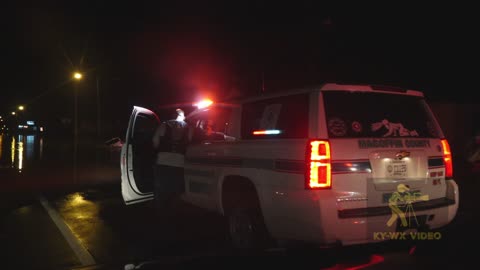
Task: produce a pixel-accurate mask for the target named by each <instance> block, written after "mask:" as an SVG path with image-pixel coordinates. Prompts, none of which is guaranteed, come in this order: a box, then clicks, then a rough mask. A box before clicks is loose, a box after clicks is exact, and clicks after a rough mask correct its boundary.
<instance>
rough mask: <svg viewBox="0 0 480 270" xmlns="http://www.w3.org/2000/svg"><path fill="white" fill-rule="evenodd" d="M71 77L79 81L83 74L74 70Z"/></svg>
mask: <svg viewBox="0 0 480 270" xmlns="http://www.w3.org/2000/svg"><path fill="white" fill-rule="evenodd" d="M73 78H74V79H75V80H77V81H80V80H81V79H82V78H83V74H82V73H80V72H78V71H75V72H74V73H73Z"/></svg>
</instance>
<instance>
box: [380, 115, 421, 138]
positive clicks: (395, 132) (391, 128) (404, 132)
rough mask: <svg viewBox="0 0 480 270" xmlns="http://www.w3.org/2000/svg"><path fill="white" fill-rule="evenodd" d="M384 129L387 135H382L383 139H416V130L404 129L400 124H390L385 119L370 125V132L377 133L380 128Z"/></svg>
mask: <svg viewBox="0 0 480 270" xmlns="http://www.w3.org/2000/svg"><path fill="white" fill-rule="evenodd" d="M382 127H383V128H385V129H386V130H387V133H385V134H383V137H397V136H400V137H406V136H410V137H418V136H419V135H418V132H417V131H416V130H408V129H406V128H405V127H404V126H403V124H402V123H391V122H390V121H388V120H387V119H383V120H382V121H380V122H376V123H373V124H372V131H377V130H379V129H381V128H382Z"/></svg>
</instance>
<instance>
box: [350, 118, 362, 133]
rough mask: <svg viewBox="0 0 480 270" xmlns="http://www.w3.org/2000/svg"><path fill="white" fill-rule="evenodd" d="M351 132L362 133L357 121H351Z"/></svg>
mask: <svg viewBox="0 0 480 270" xmlns="http://www.w3.org/2000/svg"><path fill="white" fill-rule="evenodd" d="M352 130H353V131H354V132H356V133H360V132H362V124H360V122H358V121H353V122H352Z"/></svg>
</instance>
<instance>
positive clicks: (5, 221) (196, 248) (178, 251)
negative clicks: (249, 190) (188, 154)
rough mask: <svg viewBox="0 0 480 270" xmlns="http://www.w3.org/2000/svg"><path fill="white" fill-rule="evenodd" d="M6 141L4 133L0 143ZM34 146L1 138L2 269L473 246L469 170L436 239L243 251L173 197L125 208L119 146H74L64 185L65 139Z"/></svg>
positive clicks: (363, 260)
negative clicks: (454, 211) (455, 207)
mask: <svg viewBox="0 0 480 270" xmlns="http://www.w3.org/2000/svg"><path fill="white" fill-rule="evenodd" d="M7 139H8V138H7ZM7 139H6V138H5V137H3V139H2V140H3V144H5V141H6V140H7ZM24 139H25V138H21V139H20V140H17V141H15V143H16V144H18V142H19V141H22V140H24ZM42 144H43V146H42V147H43V148H42V156H41V157H40V156H39V148H38V147H39V144H38V138H35V139H34V142H33V144H32V145H30V147H33V150H32V149H28V146H27V143H25V144H24V145H23V146H22V149H21V151H19V149H18V148H19V147H18V145H17V146H16V147H11V146H12V145H13V144H11V141H8V144H7V146H8V147H5V145H4V147H3V150H2V152H1V155H0V161H1V163H0V165H1V169H0V181H1V184H2V188H1V189H0V190H1V194H0V195H1V200H0V203H1V207H0V243H1V245H0V259H1V262H2V266H3V268H5V269H7V268H8V269H124V268H125V265H128V264H132V265H136V266H137V268H138V269H140V265H141V266H143V267H141V269H198V268H199V267H203V268H209V269H245V268H255V267H256V266H260V264H261V265H267V266H268V267H269V268H270V267H272V268H273V267H282V268H284V267H289V268H290V267H292V268H296V269H364V268H365V269H407V268H408V269H450V268H453V267H455V268H459V267H462V266H463V267H467V265H469V264H471V263H475V262H476V249H475V248H474V249H472V248H471V247H470V246H473V247H475V246H476V245H477V243H480V242H478V240H480V239H479V238H480V237H479V235H478V232H477V228H479V225H480V222H479V220H480V219H479V218H478V217H479V216H480V213H479V212H480V211H478V209H479V204H478V203H476V198H477V197H478V195H477V190H480V189H479V187H480V185H479V181H480V175H479V174H478V173H477V174H473V173H470V172H468V171H463V172H462V173H457V174H458V176H457V182H458V183H459V185H460V192H461V193H460V194H461V204H460V211H459V213H458V215H457V217H456V219H455V220H454V222H453V223H452V224H451V225H450V226H448V227H447V228H446V230H445V231H442V233H443V234H442V239H441V240H438V241H419V242H417V243H413V242H407V241H402V242H401V243H399V241H396V242H393V243H392V242H389V243H383V244H378V245H362V246H354V247H348V248H340V249H332V250H317V249H298V250H288V251H287V250H282V249H278V250H268V251H265V252H264V253H262V254H261V255H257V256H247V255H244V254H238V253H234V252H232V251H231V250H230V249H229V248H228V241H227V240H226V237H225V235H226V228H225V223H224V220H223V218H222V217H220V216H218V215H217V214H214V213H209V212H206V211H204V210H201V209H198V208H195V207H193V206H190V205H188V204H186V203H183V202H181V201H177V202H176V203H175V206H174V208H173V209H174V211H173V213H174V214H173V215H172V216H166V215H163V214H161V213H158V211H156V210H155V209H154V208H153V207H152V205H151V204H150V203H144V204H139V205H131V206H126V205H124V204H123V201H122V198H121V194H120V171H119V163H118V149H113V150H112V149H109V148H104V147H96V148H91V147H90V148H89V147H87V146H85V147H80V148H79V149H81V150H80V152H79V156H80V158H79V159H78V160H79V164H78V169H77V172H78V173H79V175H78V178H77V179H78V181H77V182H73V177H72V172H73V169H72V162H71V161H72V158H71V154H69V153H71V152H70V151H69V150H70V148H69V147H68V142H67V143H65V144H62V143H57V142H50V141H48V140H47V139H46V138H45V139H44V140H43V142H42ZM85 145H89V143H88V142H85ZM8 149H10V151H9V150H8ZM12 150H13V153H14V154H13V155H12ZM28 151H30V152H28ZM27 152H28V153H29V155H30V156H28V155H27ZM20 155H23V156H22V157H21V158H20ZM12 157H13V158H12ZM20 160H21V162H22V164H21V168H19V167H20Z"/></svg>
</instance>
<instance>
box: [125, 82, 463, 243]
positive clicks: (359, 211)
mask: <svg viewBox="0 0 480 270" xmlns="http://www.w3.org/2000/svg"><path fill="white" fill-rule="evenodd" d="M186 121H187V122H188V124H189V128H190V135H191V136H190V143H189V145H188V147H187V151H186V158H185V179H184V181H185V190H184V192H183V194H182V197H181V198H182V200H184V201H186V202H188V203H191V204H193V205H195V206H197V207H200V208H203V209H207V210H211V211H214V212H217V213H219V214H221V215H223V216H225V218H226V220H227V221H228V231H229V237H230V239H231V242H232V245H233V246H234V247H237V248H263V247H268V246H271V245H287V246H288V244H289V243H291V242H295V241H301V242H305V243H313V244H316V245H318V246H332V245H343V246H347V245H353V244H361V243H373V242H378V241H384V240H388V239H390V238H392V237H390V235H403V234H395V233H396V232H399V233H400V232H402V231H401V230H400V229H401V228H400V227H399V226H398V224H399V221H398V220H397V221H395V222H394V223H393V224H392V225H391V226H388V225H387V222H388V220H389V219H390V218H391V216H392V211H391V208H390V207H389V202H388V200H385V198H386V197H388V196H391V194H392V193H393V192H396V191H397V186H398V185H399V184H402V185H404V186H405V187H408V189H410V190H414V191H416V192H421V194H424V195H427V196H428V198H429V199H428V200H425V201H418V202H413V203H412V205H413V206H414V208H415V214H416V218H417V220H418V222H417V224H418V226H416V227H415V228H411V230H413V231H415V230H418V231H419V233H420V230H421V232H423V231H425V232H432V233H433V234H428V233H427V234H425V235H426V238H433V239H434V238H438V234H435V230H437V229H439V228H444V227H447V226H448V224H449V223H451V221H452V220H453V219H454V217H455V215H456V213H457V209H458V205H459V190H458V186H457V184H456V182H455V180H454V179H453V161H452V153H451V152H450V147H449V144H448V142H447V140H446V139H445V136H444V134H443V132H442V129H441V127H440V126H439V123H438V121H437V119H436V118H435V116H434V114H433V113H432V112H431V110H430V107H429V105H428V104H427V102H426V101H425V99H424V95H423V93H422V92H419V91H414V90H408V89H401V88H396V87H384V86H375V85H346V84H334V83H328V84H324V85H321V86H319V87H313V88H305V89H296V90H292V91H288V92H278V93H272V94H262V95H261V96H258V97H251V98H246V99H244V100H240V101H235V102H231V101H230V102H229V103H213V104H210V106H202V107H199V108H198V109H197V110H195V111H194V112H193V113H191V114H190V115H188V116H187V119H186ZM207 123H208V124H211V126H212V127H213V128H214V129H215V134H216V136H213V137H209V136H204V135H205V134H204V132H205V126H206V125H207ZM158 124H159V119H158V117H157V116H156V114H155V113H154V112H152V111H151V110H148V109H145V108H140V107H134V108H133V111H132V114H131V117H130V121H129V125H128V129H127V132H126V137H125V144H124V145H123V147H122V152H121V164H120V167H121V171H122V183H121V188H122V195H123V199H124V201H125V203H126V204H127V205H130V204H134V203H139V202H144V201H147V200H151V199H152V198H153V194H154V193H153V190H152V189H153V186H152V184H151V181H152V172H149V171H148V168H149V166H145V162H149V161H148V157H147V156H148V155H146V154H147V153H149V151H151V149H148V147H146V146H145V145H148V140H150V138H151V134H150V132H152V131H153V130H154V129H155V128H156V126H157V125H158ZM146 142H147V143H146ZM142 170H145V171H142ZM399 207H401V205H400V204H399ZM395 224H396V225H395ZM376 232H377V233H376ZM378 232H381V233H378ZM389 233H392V234H389ZM409 233H410V232H409ZM414 235H415V237H419V238H424V235H423V234H418V235H417V234H414ZM399 237H400V236H399ZM402 237H403V236H402Z"/></svg>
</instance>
